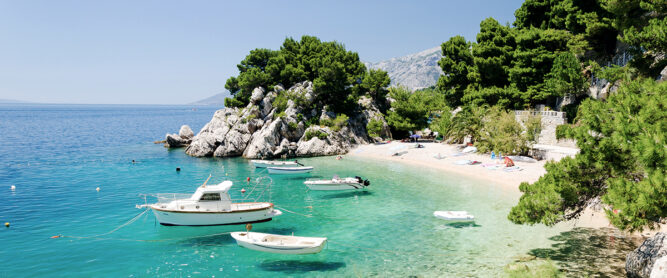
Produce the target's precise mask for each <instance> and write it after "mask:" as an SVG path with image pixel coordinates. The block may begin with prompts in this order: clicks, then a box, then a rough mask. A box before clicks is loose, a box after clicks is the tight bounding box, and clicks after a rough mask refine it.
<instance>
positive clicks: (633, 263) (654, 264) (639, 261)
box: [625, 233, 667, 278]
mask: <svg viewBox="0 0 667 278" xmlns="http://www.w3.org/2000/svg"><path fill="white" fill-rule="evenodd" d="M666 260H667V234H665V233H657V234H656V235H655V236H653V237H651V238H649V239H647V240H645V241H644V243H642V245H641V246H639V247H638V248H637V249H635V250H634V251H632V252H630V253H629V254H628V255H627V257H626V258H625V272H626V275H627V277H632V278H635V277H636V278H639V277H645V278H649V277H667V268H666V266H667V265H666V264H667V261H666Z"/></svg>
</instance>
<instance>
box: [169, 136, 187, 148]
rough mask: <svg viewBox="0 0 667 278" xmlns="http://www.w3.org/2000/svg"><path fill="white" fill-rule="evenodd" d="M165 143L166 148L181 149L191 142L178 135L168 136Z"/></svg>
mask: <svg viewBox="0 0 667 278" xmlns="http://www.w3.org/2000/svg"><path fill="white" fill-rule="evenodd" d="M164 141H165V143H164V146H165V147H166V148H180V147H184V146H187V145H188V144H189V143H190V141H191V140H188V139H183V138H181V136H178V134H167V135H166V136H165V140H164Z"/></svg>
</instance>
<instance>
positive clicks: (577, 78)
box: [546, 52, 586, 97]
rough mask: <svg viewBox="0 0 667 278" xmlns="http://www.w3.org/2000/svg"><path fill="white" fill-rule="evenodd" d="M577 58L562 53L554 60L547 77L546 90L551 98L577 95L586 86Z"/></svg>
mask: <svg viewBox="0 0 667 278" xmlns="http://www.w3.org/2000/svg"><path fill="white" fill-rule="evenodd" d="M581 72H582V69H581V65H580V64H579V60H577V57H574V54H572V53H571V52H563V53H561V54H560V55H558V56H557V57H556V59H555V60H554V64H553V67H552V68H551V72H549V74H548V75H547V86H546V87H547V90H548V91H549V95H550V96H552V97H562V96H565V95H566V94H579V93H581V92H583V90H584V88H585V86H586V79H585V78H584V76H583V75H582V74H581Z"/></svg>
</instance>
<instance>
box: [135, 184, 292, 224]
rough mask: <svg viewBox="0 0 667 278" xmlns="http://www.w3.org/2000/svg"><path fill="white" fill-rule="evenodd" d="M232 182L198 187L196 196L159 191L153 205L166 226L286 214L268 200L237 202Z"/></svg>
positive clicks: (254, 219)
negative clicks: (232, 192) (233, 193)
mask: <svg viewBox="0 0 667 278" xmlns="http://www.w3.org/2000/svg"><path fill="white" fill-rule="evenodd" d="M231 187H232V182H231V181H224V182H222V183H220V184H218V185H206V183H204V184H203V185H202V186H200V187H198V188H197V191H195V193H194V194H192V195H187V194H173V193H168V194H164V193H162V194H158V195H157V196H158V202H157V203H155V204H146V205H141V206H137V207H139V208H143V207H149V208H150V209H151V210H153V213H154V214H155V218H157V220H158V222H160V224H162V225H165V226H211V225H231V224H245V223H255V222H265V221H270V220H271V219H272V218H273V217H275V216H279V215H281V214H282V212H281V211H279V210H276V209H274V208H273V204H272V203H268V202H248V203H234V202H232V200H231V197H230V196H229V193H228V192H227V191H228V190H229V189H230V188H231Z"/></svg>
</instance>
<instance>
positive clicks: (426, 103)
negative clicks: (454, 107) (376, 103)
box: [386, 87, 447, 132]
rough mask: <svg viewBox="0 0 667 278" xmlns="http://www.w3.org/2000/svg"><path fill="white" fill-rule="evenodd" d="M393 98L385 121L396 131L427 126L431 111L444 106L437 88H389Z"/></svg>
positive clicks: (439, 109)
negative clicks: (414, 89) (412, 90)
mask: <svg viewBox="0 0 667 278" xmlns="http://www.w3.org/2000/svg"><path fill="white" fill-rule="evenodd" d="M389 95H390V97H391V98H392V99H393V102H392V103H391V109H390V110H389V111H388V113H387V118H386V119H387V123H388V124H389V126H391V127H392V128H393V129H394V130H397V131H403V132H407V131H415V130H420V129H423V128H425V127H427V126H428V120H429V118H430V117H431V114H432V113H433V112H439V111H443V110H445V109H447V108H446V104H445V98H444V95H443V94H442V93H440V92H438V91H437V90H433V89H430V90H419V91H416V92H414V93H413V92H411V91H410V89H408V88H406V87H393V88H390V89H389Z"/></svg>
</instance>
